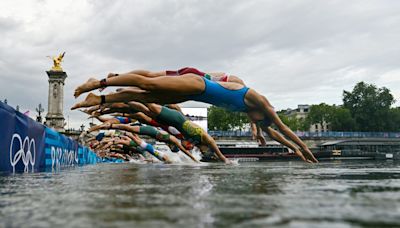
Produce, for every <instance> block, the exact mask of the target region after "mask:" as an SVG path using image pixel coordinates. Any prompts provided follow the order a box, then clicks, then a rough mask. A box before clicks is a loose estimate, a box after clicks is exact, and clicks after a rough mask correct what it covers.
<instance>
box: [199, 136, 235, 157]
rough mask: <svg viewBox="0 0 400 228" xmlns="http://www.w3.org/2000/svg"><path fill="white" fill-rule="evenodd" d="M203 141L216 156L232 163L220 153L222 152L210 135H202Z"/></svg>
mask: <svg viewBox="0 0 400 228" xmlns="http://www.w3.org/2000/svg"><path fill="white" fill-rule="evenodd" d="M204 141H205V142H204V143H206V144H208V145H209V146H210V148H211V150H213V151H214V153H216V154H217V156H218V158H219V159H221V161H223V162H225V164H232V162H231V161H230V160H229V159H227V158H226V157H225V156H224V155H223V154H222V152H221V151H220V150H219V148H218V146H217V143H216V142H215V140H214V139H213V138H212V137H211V136H210V135H208V134H207V135H206V136H205V137H204Z"/></svg>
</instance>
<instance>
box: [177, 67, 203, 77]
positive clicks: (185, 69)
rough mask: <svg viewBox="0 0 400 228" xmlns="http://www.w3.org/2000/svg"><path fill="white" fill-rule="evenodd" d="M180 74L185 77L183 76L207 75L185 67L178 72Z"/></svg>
mask: <svg viewBox="0 0 400 228" xmlns="http://www.w3.org/2000/svg"><path fill="white" fill-rule="evenodd" d="M178 74H179V75H183V74H196V75H199V76H204V75H205V74H206V73H204V72H201V71H199V70H198V69H196V68H192V67H185V68H182V69H179V70H178Z"/></svg>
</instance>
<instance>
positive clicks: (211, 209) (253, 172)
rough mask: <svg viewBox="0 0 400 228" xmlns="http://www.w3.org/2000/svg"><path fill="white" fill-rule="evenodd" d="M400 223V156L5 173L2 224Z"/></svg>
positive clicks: (0, 178)
mask: <svg viewBox="0 0 400 228" xmlns="http://www.w3.org/2000/svg"><path fill="white" fill-rule="evenodd" d="M50 226H51V227H56V226H57V227H58V226H63V227H307V228H308V227H400V163H395V162H391V161H329V162H321V163H320V164H316V165H312V164H311V165H310V164H305V163H302V162H297V161H296V162H254V163H240V165H238V166H226V165H223V164H206V165H197V166H193V165H162V164H152V165H138V164H99V165H92V166H84V167H73V168H69V169H64V170H62V171H59V172H53V173H51V172H47V173H46V172H43V173H33V174H32V173H30V174H14V175H9V174H2V175H0V227H50Z"/></svg>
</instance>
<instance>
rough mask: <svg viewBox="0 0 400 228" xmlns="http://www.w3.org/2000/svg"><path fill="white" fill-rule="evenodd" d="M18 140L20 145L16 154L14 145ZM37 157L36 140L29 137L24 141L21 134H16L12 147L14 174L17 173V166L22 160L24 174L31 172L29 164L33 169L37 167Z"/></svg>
mask: <svg viewBox="0 0 400 228" xmlns="http://www.w3.org/2000/svg"><path fill="white" fill-rule="evenodd" d="M15 140H17V142H19V143H17V146H18V145H19V150H18V151H17V152H16V153H15V154H14V156H13V152H14V149H15V148H14V143H15ZM35 157H36V144H35V139H29V137H28V136H26V137H25V139H24V140H23V141H22V138H21V136H20V135H19V134H17V133H15V134H14V135H13V136H12V138H11V145H10V164H11V166H12V167H13V172H15V166H16V165H17V164H18V162H19V161H20V160H22V162H23V163H24V166H25V168H24V172H28V171H29V164H30V165H31V167H32V172H33V167H34V166H35Z"/></svg>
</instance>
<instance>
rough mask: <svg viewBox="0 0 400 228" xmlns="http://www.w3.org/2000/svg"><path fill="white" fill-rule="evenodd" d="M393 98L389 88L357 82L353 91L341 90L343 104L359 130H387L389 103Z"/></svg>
mask: <svg viewBox="0 0 400 228" xmlns="http://www.w3.org/2000/svg"><path fill="white" fill-rule="evenodd" d="M394 101H395V100H394V98H393V96H392V94H391V93H390V90H389V89H387V88H385V87H382V88H377V87H376V86H375V85H373V84H367V83H364V82H359V83H357V84H356V86H355V87H354V88H353V91H351V92H348V91H343V106H344V107H345V108H347V109H348V110H350V113H351V116H352V117H353V118H354V120H355V121H356V125H357V130H359V131H388V130H390V129H391V128H392V126H391V123H390V121H389V120H390V115H391V113H392V112H391V109H390V108H391V105H392V104H393V103H394Z"/></svg>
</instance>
